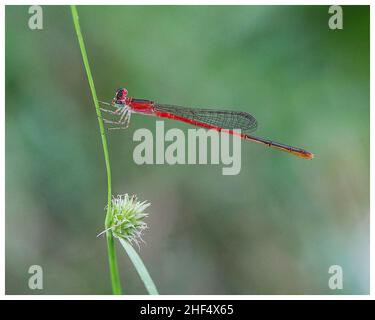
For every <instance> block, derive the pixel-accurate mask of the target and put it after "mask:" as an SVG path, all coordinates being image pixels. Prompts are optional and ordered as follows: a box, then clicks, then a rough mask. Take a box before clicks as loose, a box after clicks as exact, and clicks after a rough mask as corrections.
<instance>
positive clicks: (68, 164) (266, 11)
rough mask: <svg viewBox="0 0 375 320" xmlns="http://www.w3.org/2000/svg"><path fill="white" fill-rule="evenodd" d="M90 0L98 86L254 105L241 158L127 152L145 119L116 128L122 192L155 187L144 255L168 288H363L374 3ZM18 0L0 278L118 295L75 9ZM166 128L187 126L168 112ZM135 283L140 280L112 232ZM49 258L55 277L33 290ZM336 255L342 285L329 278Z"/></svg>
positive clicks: (12, 27) (244, 107) (89, 35)
mask: <svg viewBox="0 0 375 320" xmlns="http://www.w3.org/2000/svg"><path fill="white" fill-rule="evenodd" d="M343 10H344V29H343V30H330V29H329V28H328V19H329V17H330V15H329V14H328V7H327V6H314V7H311V6H296V7H291V6H283V7H281V6H261V7H259V6H248V7H243V6H211V7H210V6H147V7H145V6H122V7H116V6H108V7H105V6H80V7H78V11H79V14H80V22H81V27H82V30H83V34H84V38H85V42H86V46H87V51H88V56H89V60H90V63H91V68H92V71H93V76H94V80H95V84H96V88H97V92H98V96H99V99H102V100H107V101H108V100H110V99H111V98H112V97H113V94H114V90H115V89H116V88H118V87H122V86H124V87H126V88H127V89H128V90H129V94H130V95H131V96H134V97H137V98H149V99H154V100H156V101H159V102H164V103H171V104H180V105H187V106H198V107H199V106H203V107H215V108H218V107H224V108H232V109H233V110H241V111H248V112H250V113H251V114H253V115H254V116H255V117H256V118H257V119H258V121H259V124H260V125H259V129H258V132H257V133H258V135H259V136H263V137H267V138H270V139H274V140H276V141H280V142H284V143H288V144H291V145H295V146H300V147H303V148H306V149H307V150H310V151H312V152H314V153H315V154H316V158H315V159H314V160H312V161H307V160H302V159H299V158H297V157H294V156H291V155H288V154H286V153H283V152H279V151H277V150H270V149H268V148H265V147H263V146H260V145H257V144H254V143H246V142H245V143H243V144H242V170H241V172H240V174H239V175H237V176H223V175H222V173H221V168H222V166H221V165H195V166H193V165H175V166H170V165H167V164H166V165H145V166H138V165H136V164H135V163H134V162H133V149H134V147H135V146H136V145H137V144H138V143H137V142H133V140H132V136H133V133H134V131H135V130H136V129H137V128H143V127H144V128H149V129H151V130H153V131H154V130H155V119H154V118H152V117H143V116H137V115H135V116H133V117H132V123H131V126H130V128H129V129H128V130H122V131H118V132H111V134H110V136H109V147H110V157H111V162H112V170H113V192H114V194H122V193H126V192H128V193H135V194H137V195H138V197H139V198H140V199H142V200H144V199H147V200H148V201H150V202H151V203H152V206H151V207H150V209H149V212H150V216H149V218H148V219H147V222H148V225H149V230H147V232H146V234H145V236H144V240H145V241H146V244H145V245H142V247H141V251H140V254H141V256H142V258H143V259H144V262H145V264H146V266H147V267H148V268H149V271H150V273H151V276H152V277H153V279H154V281H155V283H156V286H157V287H158V289H159V291H160V293H162V294H367V293H369V23H370V22H369V7H343ZM43 14H44V16H43V18H44V21H43V23H44V25H43V27H44V29H43V30H42V31H32V30H30V29H29V28H28V19H29V17H30V15H29V14H28V7H25V6H7V7H6V48H5V52H6V292H7V294H110V293H111V288H110V282H109V274H108V264H107V253H106V243H105V240H104V238H97V237H96V235H97V234H98V233H99V232H100V231H102V230H103V224H104V214H105V212H104V209H103V208H104V206H105V205H106V172H105V165H104V159H103V151H102V146H101V141H100V136H99V130H98V123H97V119H96V115H95V110H94V106H93V102H92V98H91V94H90V91H89V87H88V83H87V79H86V74H85V73H84V69H83V64H82V58H81V55H80V51H79V47H78V42H77V38H76V35H75V31H74V29H73V23H72V18H71V14H70V9H69V7H63V6H53V7H52V6H43ZM165 125H166V129H169V128H174V127H177V128H180V129H183V130H186V129H188V128H191V127H189V126H188V125H185V124H182V123H177V122H173V121H166V124H165ZM118 249H119V250H118V259H119V263H120V270H121V277H122V282H123V288H124V292H125V293H127V294H146V290H145V289H144V287H143V285H142V282H141V281H140V279H139V278H138V276H137V274H136V272H135V270H134V268H133V266H132V265H131V264H130V262H129V260H128V258H127V257H126V256H125V255H124V253H123V252H122V251H121V248H120V247H118ZM34 264H37V265H40V266H42V268H43V271H44V289H43V290H42V291H32V290H30V289H29V288H28V279H29V276H30V275H29V274H28V268H29V266H30V265H34ZM331 265H340V266H341V267H342V268H343V272H344V289H343V290H336V291H332V290H330V289H329V287H328V279H329V277H330V274H329V273H328V268H329V267H330V266H331Z"/></svg>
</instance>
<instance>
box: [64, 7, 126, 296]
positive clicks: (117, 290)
mask: <svg viewBox="0 0 375 320" xmlns="http://www.w3.org/2000/svg"><path fill="white" fill-rule="evenodd" d="M70 8H71V12H72V17H73V22H74V28H75V31H76V33H77V38H78V43H79V47H80V49H81V54H82V59H83V64H84V66H85V70H86V74H87V79H88V82H89V86H90V90H91V95H92V98H93V100H94V105H95V110H96V115H97V117H98V122H99V130H100V136H101V139H102V145H103V152H104V160H105V166H106V170H107V185H108V186H107V191H108V199H107V202H108V204H107V214H106V218H105V228H106V229H108V228H109V227H110V225H111V221H112V211H111V205H112V201H111V200H112V182H111V164H110V161H109V152H108V145H107V137H106V133H105V128H104V123H103V118H102V115H101V112H100V107H99V102H98V97H97V95H96V90H95V85H94V80H93V77H92V74H91V70H90V65H89V60H88V57H87V52H86V48H85V43H84V41H83V36H82V31H81V27H80V24H79V17H78V11H77V8H76V6H74V5H72V6H71V7H70ZM106 237H107V250H108V260H109V270H110V275H111V284H112V292H113V294H121V282H120V276H119V271H118V266H117V258H116V251H115V243H114V239H113V235H112V232H106Z"/></svg>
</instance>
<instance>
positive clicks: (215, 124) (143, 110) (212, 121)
mask: <svg viewBox="0 0 375 320" xmlns="http://www.w3.org/2000/svg"><path fill="white" fill-rule="evenodd" d="M127 95H128V90H126V89H125V88H121V89H118V90H116V95H115V97H114V98H113V99H112V102H111V103H107V102H103V101H100V102H101V103H102V104H105V105H108V106H110V107H112V108H113V110H108V109H104V108H101V110H102V111H104V112H107V113H110V114H113V115H116V116H118V117H119V119H118V121H111V120H108V119H104V122H105V123H107V124H112V125H116V127H112V128H109V129H125V128H127V127H128V126H129V122H130V116H131V114H132V113H140V114H144V115H151V116H156V117H160V118H167V119H173V120H178V121H182V122H186V123H189V124H192V125H194V126H198V127H203V128H206V129H213V130H217V131H219V132H226V133H228V134H231V135H234V136H238V137H240V138H242V139H244V140H249V141H254V142H257V143H260V144H263V145H265V146H268V147H271V148H274V149H278V150H281V151H285V152H289V153H291V154H294V155H296V156H298V157H301V158H304V159H312V158H313V157H314V154H312V153H311V152H309V151H306V150H304V149H301V148H297V147H292V146H289V145H286V144H283V143H279V142H275V141H271V140H268V139H264V138H260V137H256V136H253V135H251V134H250V133H252V132H253V131H255V130H256V128H257V121H256V119H255V118H254V117H253V116H252V115H251V114H249V113H247V112H239V111H228V110H227V111H225V110H222V111H221V110H213V109H201V108H186V107H180V106H175V105H169V104H160V103H157V102H155V101H151V100H145V99H135V98H132V97H128V96H127ZM235 129H241V133H239V132H236V131H235Z"/></svg>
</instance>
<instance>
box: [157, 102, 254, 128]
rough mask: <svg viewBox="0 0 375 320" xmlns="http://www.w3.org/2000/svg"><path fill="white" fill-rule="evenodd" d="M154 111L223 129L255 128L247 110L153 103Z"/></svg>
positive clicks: (252, 118)
mask: <svg viewBox="0 0 375 320" xmlns="http://www.w3.org/2000/svg"><path fill="white" fill-rule="evenodd" d="M154 108H155V110H156V111H160V112H167V113H170V114H173V115H177V116H180V117H183V118H186V119H190V120H193V121H199V122H202V123H206V124H209V125H213V126H216V127H220V128H223V129H241V131H242V132H244V133H246V132H253V131H255V130H256V129H257V126H258V123H257V121H256V119H255V118H254V117H253V116H252V115H251V114H249V113H247V112H239V111H229V110H214V109H200V108H187V107H180V106H175V105H170V104H158V103H156V104H154Z"/></svg>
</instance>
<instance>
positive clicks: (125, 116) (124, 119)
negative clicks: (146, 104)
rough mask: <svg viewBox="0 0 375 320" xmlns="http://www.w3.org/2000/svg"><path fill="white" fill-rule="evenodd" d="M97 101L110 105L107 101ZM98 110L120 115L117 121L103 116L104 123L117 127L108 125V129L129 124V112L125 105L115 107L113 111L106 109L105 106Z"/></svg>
mask: <svg viewBox="0 0 375 320" xmlns="http://www.w3.org/2000/svg"><path fill="white" fill-rule="evenodd" d="M99 102H100V103H102V104H104V105H108V106H112V104H110V103H108V102H103V101H99ZM100 110H101V111H103V112H106V113H109V114H112V115H116V116H120V119H119V120H118V121H113V120H108V119H104V118H103V121H104V123H106V124H112V125H116V126H118V127H110V128H108V130H114V129H126V128H127V127H128V126H129V122H130V115H131V112H130V111H129V109H128V108H127V107H123V108H117V109H116V110H115V111H112V110H108V109H105V108H100Z"/></svg>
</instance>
